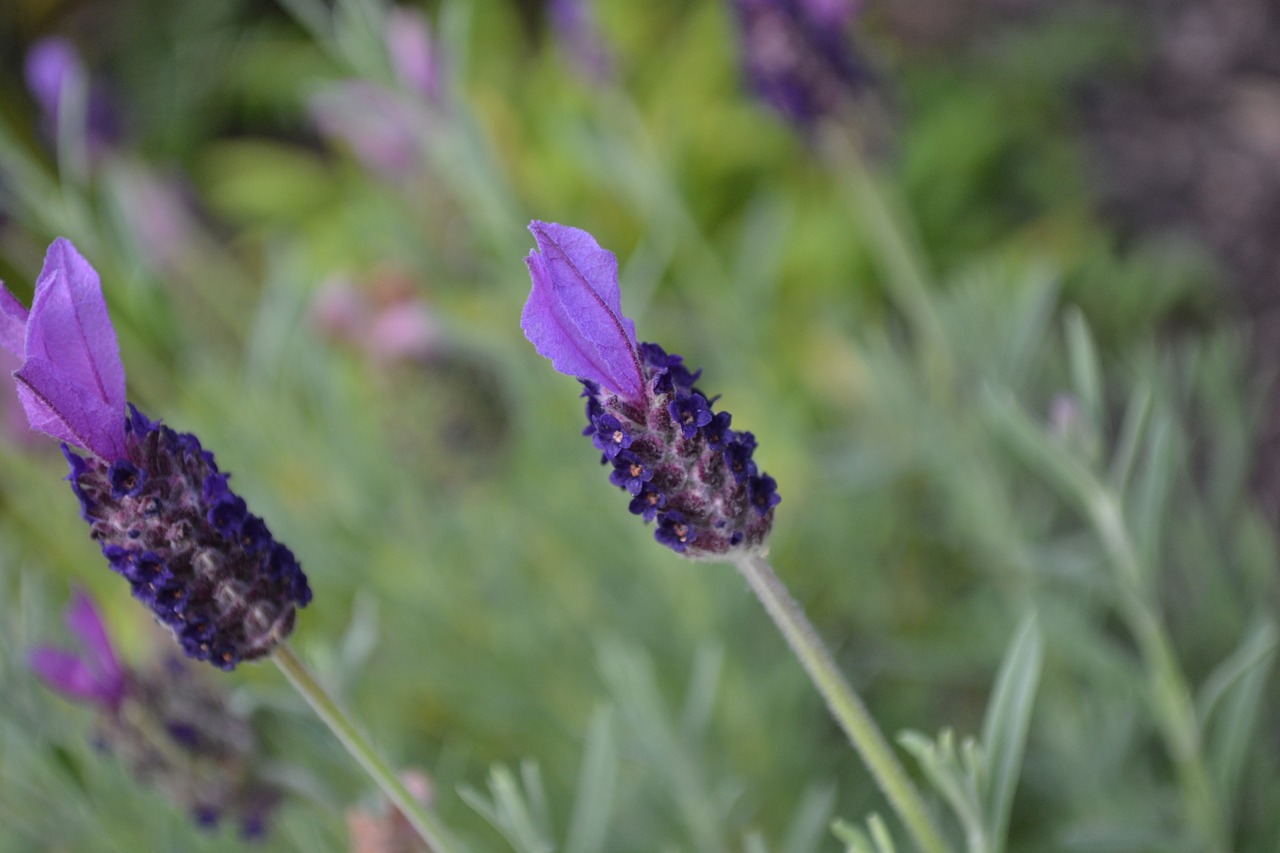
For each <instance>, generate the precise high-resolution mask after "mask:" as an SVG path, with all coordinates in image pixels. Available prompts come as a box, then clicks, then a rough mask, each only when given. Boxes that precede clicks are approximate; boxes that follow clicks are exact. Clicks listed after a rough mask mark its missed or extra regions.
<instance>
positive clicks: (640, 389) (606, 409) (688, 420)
mask: <svg viewBox="0 0 1280 853" xmlns="http://www.w3.org/2000/svg"><path fill="white" fill-rule="evenodd" d="M530 230H531V231H532V232H533V235H534V238H535V239H536V241H537V243H538V248H539V249H540V250H541V251H540V252H532V253H530V255H529V257H528V258H527V259H526V263H527V264H528V266H529V272H530V275H531V277H532V279H533V289H532V292H531V293H530V295H529V301H528V303H526V305H525V309H524V315H523V317H522V318H521V325H522V327H523V328H524V333H525V336H526V337H528V338H529V340H530V341H531V342H532V343H533V345H534V347H535V348H536V349H537V350H538V352H539V353H541V354H542V355H543V356H545V357H547V358H549V359H551V363H552V364H553V365H554V366H555V368H556V369H557V370H559V371H560V372H561V373H566V374H569V375H571V376H577V377H578V378H579V380H580V381H581V382H582V385H583V389H584V390H583V396H584V397H586V398H587V418H588V420H589V421H590V424H589V426H588V427H587V429H586V430H584V434H585V435H590V436H591V437H592V442H593V444H594V445H595V446H596V448H598V449H600V450H602V451H603V452H604V457H603V458H602V459H601V461H602V462H604V463H609V462H612V465H613V470H612V471H611V473H610V475H609V481H610V482H611V483H613V484H614V485H615V486H618V487H619V488H622V489H625V490H626V491H627V492H628V493H630V494H631V495H632V498H631V503H630V507H629V508H630V510H631V512H632V513H633V514H634V515H639V516H641V517H642V518H643V519H644V520H645V521H646V522H648V521H656V522H657V529H656V531H655V533H654V538H655V539H657V540H658V541H659V542H661V543H663V544H664V545H666V546H668V547H670V548H671V549H673V550H675V551H676V552H678V553H681V554H684V555H685V556H687V557H695V558H710V559H714V558H721V557H724V556H726V555H728V554H729V553H730V552H733V551H740V550H750V549H759V548H761V547H763V545H764V541H765V539H766V538H767V537H768V535H769V531H770V529H771V528H772V526H773V510H774V507H775V506H777V504H778V502H779V500H780V499H779V497H778V494H777V484H776V483H775V482H774V480H773V478H772V477H769V476H768V475H762V474H760V473H759V472H758V470H757V468H756V464H755V462H754V461H753V460H752V455H753V454H754V452H755V446H756V442H755V437H754V436H753V435H752V434H751V433H749V432H743V433H735V432H733V431H731V430H730V429H729V424H730V422H731V416H730V415H729V413H728V412H715V411H713V410H712V404H713V403H714V402H715V399H714V398H713V399H711V400H708V399H707V397H706V396H705V395H703V394H702V393H700V392H699V391H697V390H696V389H695V388H694V387H693V384H694V382H696V381H697V379H698V377H699V376H700V375H701V371H698V372H693V371H690V370H689V369H688V368H687V367H685V365H684V359H683V358H681V357H680V356H678V355H671V354H668V353H667V352H666V351H665V350H664V349H662V347H660V346H658V345H657V344H652V343H638V342H637V341H636V337H635V325H634V323H632V321H631V320H629V319H628V318H627V317H625V316H624V315H623V314H622V304H621V292H620V290H619V287H618V264H617V260H616V259H615V258H614V256H613V254H612V253H610V252H608V251H606V250H604V249H602V248H600V246H599V244H598V243H596V241H595V239H594V238H593V237H592V236H591V235H590V234H588V233H587V232H585V231H581V230H579V229H577V228H570V227H568V226H564V225H553V224H550V223H545V222H534V223H533V224H532V225H530Z"/></svg>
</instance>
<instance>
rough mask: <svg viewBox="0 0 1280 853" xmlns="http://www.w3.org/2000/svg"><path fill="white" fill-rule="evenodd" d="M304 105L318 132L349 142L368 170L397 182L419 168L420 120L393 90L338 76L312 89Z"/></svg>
mask: <svg viewBox="0 0 1280 853" xmlns="http://www.w3.org/2000/svg"><path fill="white" fill-rule="evenodd" d="M308 108H309V110H310V113H311V120H312V121H313V122H315V125H316V127H317V128H319V130H320V132H321V133H322V134H324V135H325V136H326V137H328V138H329V139H330V140H333V141H337V142H339V143H341V144H343V145H346V146H347V147H348V148H350V149H351V152H352V154H354V155H355V157H356V159H357V160H359V161H360V164H361V165H362V166H364V168H365V169H367V170H368V171H369V172H371V173H373V174H375V175H377V176H378V177H380V178H382V179H384V180H386V181H389V182H392V183H399V182H401V181H405V180H410V179H412V178H414V177H416V176H417V175H418V173H419V172H420V171H421V169H422V165H423V162H422V151H421V144H420V131H421V130H422V128H423V127H425V125H424V122H423V121H422V120H421V117H420V116H418V115H415V112H414V110H413V108H412V107H411V106H410V105H409V104H408V103H407V102H406V101H405V100H404V99H403V98H401V97H400V96H398V95H396V94H395V93H394V92H391V91H388V90H387V89H385V88H383V87H381V86H378V85H375V84H373V83H368V82H365V81H363V80H344V81H341V82H338V83H334V84H331V85H329V86H327V87H326V88H324V89H322V90H320V91H319V92H317V93H316V94H315V95H313V96H312V97H311V101H310V103H309V104H308Z"/></svg>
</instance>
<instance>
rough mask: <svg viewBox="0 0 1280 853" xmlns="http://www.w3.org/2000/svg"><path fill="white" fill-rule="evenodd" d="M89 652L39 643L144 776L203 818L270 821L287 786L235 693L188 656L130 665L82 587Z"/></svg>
mask: <svg viewBox="0 0 1280 853" xmlns="http://www.w3.org/2000/svg"><path fill="white" fill-rule="evenodd" d="M64 616H65V620H66V624H67V629H68V630H69V631H70V632H71V634H72V635H73V636H74V637H75V639H76V640H77V641H78V643H79V645H80V650H79V652H70V651H66V650H64V649H62V648H60V647H57V646H37V647H36V648H34V649H32V650H31V652H30V655H29V662H30V666H31V669H32V670H34V671H35V673H36V674H37V675H38V676H39V677H40V678H41V679H42V680H43V681H44V682H45V683H46V684H48V685H49V687H51V688H53V689H54V690H55V691H57V692H59V693H61V694H63V695H64V696H66V697H67V698H69V699H72V700H73V701H76V702H79V703H81V704H83V705H86V706H88V707H90V708H92V709H93V710H94V711H95V712H96V714H97V720H96V725H95V729H94V739H95V741H96V743H97V744H98V745H99V746H100V748H101V749H103V750H104V751H106V752H108V753H110V754H112V755H114V756H116V757H117V758H118V759H119V760H120V761H121V762H122V763H124V764H125V765H126V766H127V767H128V769H129V771H130V773H131V774H132V775H133V777H134V778H135V779H136V780H137V781H138V783H139V784H141V785H144V786H147V787H150V788H154V789H155V790H157V791H159V792H161V793H162V794H164V795H165V796H166V797H168V798H169V799H170V800H172V801H173V802H174V803H175V805H177V806H179V807H180V808H182V809H183V810H184V811H186V812H187V813H188V814H190V815H191V817H192V819H193V820H194V821H195V822H196V823H197V824H198V825H199V826H201V827H203V828H206V829H212V828H214V827H215V826H217V825H218V823H219V821H221V820H223V819H224V818H226V819H229V820H231V821H234V822H235V823H236V824H237V825H238V826H239V828H240V832H241V835H242V836H243V837H244V838H246V839H255V838H259V837H261V836H262V835H264V834H265V833H266V832H267V830H268V825H269V822H270V819H271V815H272V812H274V811H275V809H276V807H277V806H278V804H279V802H280V800H281V798H282V796H283V794H282V792H281V791H280V790H279V788H278V787H277V786H276V785H275V784H274V783H272V782H270V781H268V780H267V779H266V778H265V777H264V776H263V774H262V772H261V763H262V758H263V756H262V752H261V749H260V745H259V744H258V743H257V742H256V737H255V735H254V732H253V730H252V728H251V727H250V726H249V724H248V722H247V721H246V720H245V719H244V718H243V717H242V716H240V715H238V714H236V713H235V712H233V711H232V710H231V708H230V706H229V704H228V697H227V696H226V694H225V693H223V692H221V691H219V690H218V689H216V686H215V685H214V684H213V683H212V682H210V681H207V680H206V679H205V678H204V677H203V676H202V675H201V674H200V673H198V672H196V671H195V670H194V669H193V668H192V667H191V666H190V665H189V664H187V663H184V662H183V660H182V659H181V658H178V657H176V656H174V655H171V654H161V655H160V658H159V660H157V661H156V663H155V664H154V665H152V666H149V667H146V668H141V669H135V668H133V667H125V666H123V665H121V663H120V662H119V659H118V658H117V656H116V653H115V649H114V648H113V647H112V643H111V639H110V637H109V636H108V633H107V629H106V625H105V624H104V623H103V619H102V616H101V614H100V613H99V612H98V608H97V606H96V605H95V604H94V602H93V600H92V599H91V598H90V597H89V596H88V595H87V594H86V593H84V592H82V591H77V592H75V594H74V595H73V596H72V600H71V603H70V604H69V605H68V606H67V609H66V612H65V614H64Z"/></svg>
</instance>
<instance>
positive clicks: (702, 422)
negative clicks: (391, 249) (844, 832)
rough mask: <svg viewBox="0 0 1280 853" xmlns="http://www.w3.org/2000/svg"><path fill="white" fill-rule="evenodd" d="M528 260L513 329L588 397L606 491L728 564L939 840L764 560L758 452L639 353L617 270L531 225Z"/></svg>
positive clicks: (893, 789)
mask: <svg viewBox="0 0 1280 853" xmlns="http://www.w3.org/2000/svg"><path fill="white" fill-rule="evenodd" d="M529 230H530V231H532V232H533V235H534V238H535V240H536V242H537V244H538V249H539V250H540V251H538V252H531V253H530V254H529V256H528V257H527V258H526V259H525V262H526V264H527V266H528V267H529V273H530V276H531V277H532V279H533V289H532V291H531V292H530V294H529V299H528V301H527V302H526V303H525V309H524V313H523V314H522V315H521V326H522V327H523V329H524V333H525V336H526V337H527V338H529V340H530V342H531V343H533V345H534V347H535V348H536V349H537V350H538V352H539V353H540V354H541V355H543V356H545V357H546V358H548V359H550V360H551V363H552V365H553V366H554V367H555V368H556V369H557V370H558V371H560V372H561V373H566V374H568V375H570V376H576V377H577V378H578V379H579V381H581V382H582V383H583V385H584V387H585V389H586V390H585V391H584V396H586V397H587V417H588V418H589V419H590V421H591V425H590V426H589V427H588V428H587V429H586V430H585V431H584V435H590V436H591V438H592V443H593V444H594V445H595V447H596V448H597V449H599V450H600V451H601V452H602V453H603V456H602V458H601V462H602V463H608V462H610V461H612V463H613V467H614V472H613V474H612V475H611V476H610V481H611V482H612V483H613V484H614V485H616V486H618V487H620V488H622V489H625V490H626V491H628V492H629V493H631V495H632V496H633V497H632V501H631V506H630V509H631V512H632V513H633V514H635V515H640V516H641V517H642V518H644V519H645V520H646V521H650V520H656V522H657V528H656V530H655V531H654V538H655V539H656V540H657V541H658V542H660V543H662V544H664V545H666V546H668V547H670V548H671V549H672V550H673V551H676V552H677V553H679V554H682V555H684V556H687V557H690V558H693V559H698V558H702V559H713V558H714V559H720V560H730V561H732V562H734V563H735V564H736V565H737V567H738V568H739V570H740V571H741V572H742V573H743V576H744V577H745V578H746V579H747V581H748V583H750V585H751V588H752V590H753V591H754V592H755V593H756V595H757V596H758V597H759V598H760V601H761V603H762V604H764V606H765V609H766V610H768V612H769V615H770V616H771V617H772V618H773V620H774V622H775V623H776V624H777V626H778V629H779V630H780V631H781V632H782V634H783V636H784V637H785V638H786V640H787V642H788V643H789V644H790V645H791V648H792V650H793V651H794V652H795V654H796V656H797V657H798V658H799V660H800V662H801V663H802V664H803V666H804V667H805V669H806V671H807V672H808V673H809V676H810V678H811V679H812V680H813V682H814V686H815V687H817V689H818V690H819V692H820V693H821V694H822V696H823V698H824V699H826V701H827V705H828V707H829V708H830V709H831V713H832V714H833V715H834V716H835V718H836V720H837V721H838V722H839V723H840V725H841V727H842V728H844V730H845V733H846V734H847V735H848V736H849V739H850V740H851V741H852V742H853V745H854V747H855V748H856V749H857V750H858V752H859V754H860V755H861V756H862V758H863V761H864V762H865V763H866V764H867V767H868V769H869V770H870V771H871V773H872V775H873V776H874V777H875V779H876V781H877V783H878V784H879V785H880V787H881V789H882V790H883V791H884V793H885V794H886V796H887V797H888V798H889V800H890V802H891V803H892V805H893V807H894V808H895V809H896V810H897V811H898V814H899V816H900V817H901V818H902V820H903V822H904V823H905V824H906V826H907V829H908V831H909V832H910V833H911V834H912V836H913V838H914V839H915V840H916V842H917V843H918V844H919V845H920V847H921V848H922V849H924V850H927V851H942V850H946V849H947V845H946V842H945V841H944V840H943V837H942V835H941V834H940V833H939V831H938V829H937V828H936V827H935V826H934V823H933V820H932V818H931V816H930V814H929V812H928V809H927V808H926V806H925V805H924V801H923V800H922V799H921V797H920V794H919V793H918V792H917V791H916V789H915V786H914V785H913V784H912V782H911V780H910V778H909V777H908V776H907V775H906V773H905V771H904V770H903V768H902V766H901V765H900V764H899V762H898V760H897V758H896V757H895V756H894V754H893V752H892V750H891V749H890V748H889V745H888V744H887V743H886V742H885V739H884V736H883V735H882V734H881V733H880V729H879V727H878V726H877V725H876V723H875V721H874V720H873V719H872V718H871V716H870V715H869V714H868V713H867V712H866V709H865V708H864V707H863V704H862V701H861V699H859V698H858V696H857V694H856V693H855V692H854V691H853V688H852V687H851V686H850V685H849V683H848V681H846V680H845V678H844V676H843V675H842V674H841V672H840V670H839V668H838V667H837V666H836V664H835V662H834V660H832V658H831V654H830V653H829V652H828V651H827V649H826V646H825V645H824V644H823V642H822V640H821V639H820V638H819V637H818V634H817V632H816V631H815V630H814V629H813V626H812V625H811V624H810V623H809V620H808V617H806V616H805V614H804V611H803V610H802V609H801V608H800V606H799V605H798V604H797V603H796V602H795V600H794V599H792V597H791V595H790V593H789V592H788V591H787V589H786V587H785V586H784V585H783V583H782V582H781V580H779V578H778V577H777V575H776V574H775V573H774V572H773V569H772V567H770V565H769V564H768V562H766V560H765V559H764V552H765V547H764V545H765V539H766V537H767V536H768V534H769V531H770V530H771V528H772V525H773V515H774V507H775V506H777V504H778V503H779V502H780V500H781V499H780V498H779V496H778V494H777V483H776V482H775V481H774V479H773V478H772V477H769V476H768V475H767V474H762V473H760V472H759V471H758V469H757V467H756V465H755V462H754V461H753V459H752V456H753V452H754V450H755V446H756V442H755V438H754V436H752V434H751V433H749V432H741V433H735V432H733V431H731V430H730V429H729V424H730V417H729V415H728V414H727V413H725V412H721V413H718V414H717V413H713V412H712V410H711V404H710V402H709V401H708V400H707V398H706V397H705V396H704V395H703V394H702V393H701V392H699V391H698V390H697V389H696V388H695V387H694V383H695V382H696V381H698V379H699V377H700V373H701V372H700V371H699V372H697V373H691V372H690V371H689V369H688V368H687V367H685V366H684V363H683V359H682V358H681V357H679V356H672V355H668V354H667V353H666V352H665V351H664V350H662V349H661V348H660V347H658V346H656V345H655V344H639V343H637V341H636V336H635V324H634V323H633V322H632V321H631V320H630V319H629V318H627V317H626V316H624V315H623V314H622V296H621V291H620V288H619V286H618V265H617V259H616V258H615V257H614V255H613V254H612V253H611V252H608V251H606V250H604V249H602V248H601V247H600V245H599V244H598V243H597V242H596V241H595V238H593V237H592V236H591V235H590V234H588V233H587V232H585V231H582V230H581V229H577V228H571V227H566V226H563V225H555V224H550V223H544V222H537V221H535V222H533V223H532V224H531V225H530V226H529Z"/></svg>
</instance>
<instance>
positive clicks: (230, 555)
mask: <svg viewBox="0 0 1280 853" xmlns="http://www.w3.org/2000/svg"><path fill="white" fill-rule="evenodd" d="M0 345H3V346H4V347H5V348H6V349H9V350H10V351H11V352H14V353H17V354H19V356H20V357H21V358H22V359H23V363H22V366H21V367H20V368H19V369H18V370H17V371H16V372H15V373H14V378H15V379H16V380H17V383H18V393H19V397H20V399H21V402H22V405H23V407H24V408H25V409H26V412H27V417H28V419H29V421H30V422H31V426H32V427H33V428H34V429H36V430H39V431H41V432H45V433H47V434H49V435H51V436H53V437H54V438H57V439H60V440H61V441H62V442H63V446H62V447H63V452H64V454H65V455H66V457H67V462H68V463H69V465H70V466H71V473H70V476H68V478H67V479H68V480H70V481H71V488H72V490H73V491H74V492H75V494H76V496H77V497H78V498H79V500H80V509H81V515H82V517H83V518H84V520H85V521H87V522H88V523H89V525H90V529H91V535H92V536H93V538H94V539H96V540H97V541H98V542H99V543H100V545H101V548H102V553H103V556H105V557H106V558H107V560H108V561H109V562H110V564H111V568H112V569H113V570H115V571H116V572H117V573H119V574H121V575H123V576H124V577H125V578H126V579H127V580H128V581H129V583H130V586H131V587H132V589H133V593H134V596H135V597H136V598H138V599H139V600H140V601H142V602H143V603H144V604H146V605H147V607H148V608H149V609H150V610H151V612H152V613H153V614H154V615H155V617H156V618H157V619H158V620H159V621H160V622H162V623H163V624H165V625H167V626H168V627H169V628H170V629H171V630H172V631H173V633H174V636H175V637H176V638H177V640H178V642H179V644H180V645H181V646H182V649H183V651H184V652H186V654H188V655H190V656H191V657H194V658H197V659H199V660H207V661H210V662H211V663H213V664H214V665H216V666H219V667H222V668H224V669H231V668H233V667H234V666H235V665H236V663H238V662H239V661H241V660H253V659H255V658H259V657H262V656H264V655H266V654H269V653H270V652H271V650H272V649H273V648H274V647H275V645H276V644H277V643H278V642H279V641H280V640H282V639H283V638H285V637H286V636H288V634H289V632H290V631H291V630H292V628H293V622H294V616H295V607H303V606H305V605H306V604H307V602H309V601H310V599H311V590H310V587H309V586H308V585H307V579H306V576H305V575H304V574H303V573H302V569H301V568H300V567H299V565H298V562H297V560H296V559H295V558H294V556H293V552H291V551H290V550H289V549H288V548H286V547H285V546H284V545H282V544H280V543H278V542H276V541H275V539H274V538H273V537H272V536H271V532H270V530H268V528H267V525H266V524H265V523H264V522H263V521H262V519H261V518H259V517H258V516H256V515H253V514H251V513H250V512H248V510H247V508H246V507H245V503H244V500H243V499H241V498H240V497H239V496H238V495H236V494H235V493H234V492H232V491H231V489H230V488H228V486H227V475H226V474H223V473H221V472H220V471H219V470H218V466H217V463H216V462H215V461H214V457H213V454H212V453H210V452H208V451H207V450H205V449H204V448H203V447H201V445H200V442H199V440H198V439H196V437H195V436H194V435H190V434H186V433H177V432H174V431H173V430H172V429H169V428H168V427H166V426H163V425H161V424H159V423H156V422H153V421H151V420H149V419H148V418H146V417H145V416H143V415H142V414H140V413H139V412H138V411H137V410H136V409H134V408H132V407H130V409H129V414H128V415H126V414H125V375H124V365H123V364H122V363H121V361H120V351H119V347H118V345H117V343H116V337H115V330H114V329H113V328H112V326H111V319H110V317H109V316H108V314H107V306H106V302H105V300H104V299H103V296H102V286H101V283H100V281H99V279H98V274H97V273H96V272H95V271H94V269H93V268H92V267H91V266H89V264H88V262H87V261H85V259H84V258H83V257H81V256H80V254H79V253H78V252H77V251H76V249H75V247H74V246H72V245H71V243H70V242H69V241H67V240H64V239H59V240H57V241H55V242H54V244H53V245H52V246H51V247H50V248H49V254H48V256H47V257H46V259H45V266H44V269H43V271H41V273H40V277H39V278H38V279H37V281H36V292H35V298H34V300H33V301H32V307H31V311H30V313H29V314H28V313H27V312H26V311H25V310H23V308H22V306H21V304H20V303H18V301H17V300H16V299H14V298H13V296H12V294H10V293H9V292H8V291H6V290H3V288H2V287H0ZM72 448H75V449H77V450H80V451H84V452H87V454H88V455H87V456H81V455H80V454H79V453H77V452H76V450H73V449H72Z"/></svg>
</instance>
